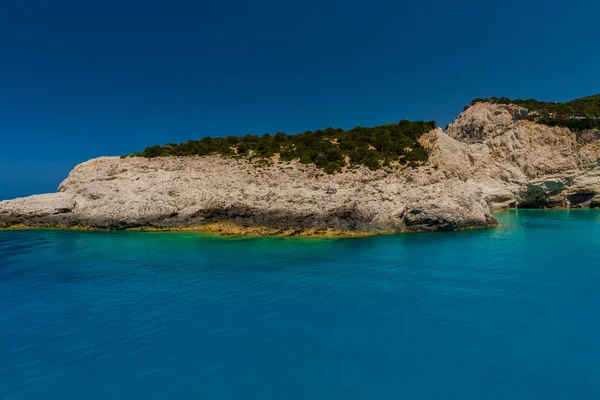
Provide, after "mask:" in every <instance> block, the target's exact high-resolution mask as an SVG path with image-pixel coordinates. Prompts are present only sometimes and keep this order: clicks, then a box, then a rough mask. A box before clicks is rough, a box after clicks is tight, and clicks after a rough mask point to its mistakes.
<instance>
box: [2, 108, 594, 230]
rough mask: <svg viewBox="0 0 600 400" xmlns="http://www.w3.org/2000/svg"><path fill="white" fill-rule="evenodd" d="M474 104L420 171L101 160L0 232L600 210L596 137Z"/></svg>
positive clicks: (320, 226) (385, 222)
mask: <svg viewBox="0 0 600 400" xmlns="http://www.w3.org/2000/svg"><path fill="white" fill-rule="evenodd" d="M526 114H527V110H526V109H523V108H521V107H517V106H513V105H502V104H489V103H482V104H475V105H473V106H471V107H469V108H468V109H467V110H465V111H464V112H463V113H462V114H461V115H460V116H459V117H458V118H457V119H456V120H455V121H454V122H453V123H452V124H451V125H450V126H449V127H448V129H447V130H446V131H445V132H444V131H443V130H441V129H439V128H438V129H435V130H432V131H431V132H429V133H427V134H425V135H423V136H422V137H421V139H420V141H421V143H422V145H423V146H424V147H425V148H426V149H427V150H428V152H429V161H428V162H427V163H426V164H425V165H423V166H421V167H418V168H402V167H390V168H386V169H382V170H378V171H371V170H369V169H367V168H366V167H356V168H353V169H349V170H347V171H345V172H342V173H335V174H332V175H329V174H325V173H324V172H323V171H322V170H320V169H318V168H316V167H315V166H314V165H305V164H301V163H299V162H298V161H291V162H278V161H277V160H276V159H275V160H273V162H272V164H270V165H267V166H265V165H259V163H255V162H252V161H249V160H246V159H234V158H224V157H220V156H207V157H164V158H161V157H159V158H153V159H147V158H139V157H132V158H119V157H101V158H97V159H93V160H90V161H87V162H85V163H83V164H80V165H78V166H76V167H75V168H74V169H73V171H71V173H70V174H69V176H68V178H67V179H66V180H65V181H64V182H62V183H61V185H60V187H59V188H58V192H57V193H53V194H44V195H36V196H30V197H26V198H20V199H15V200H10V201H2V202H0V225H1V226H3V227H10V226H21V225H25V226H43V227H90V228H108V229H133V228H138V229H198V230H212V231H217V232H221V233H236V234H258V233H260V234H289V235H310V234H368V233H379V232H394V231H416V230H456V229H466V228H473V227H486V226H491V225H494V224H495V223H496V221H495V220H494V218H493V217H492V216H491V214H490V208H507V207H598V206H599V205H600V166H599V160H600V134H599V132H598V131H588V132H583V133H573V132H571V131H569V130H568V129H566V128H558V127H548V126H545V125H539V124H536V123H535V122H532V121H525V120H520V118H521V117H522V116H524V115H526Z"/></svg>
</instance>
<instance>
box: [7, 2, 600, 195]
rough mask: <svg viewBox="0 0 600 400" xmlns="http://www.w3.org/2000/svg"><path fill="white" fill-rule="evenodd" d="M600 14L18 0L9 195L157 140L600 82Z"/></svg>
mask: <svg viewBox="0 0 600 400" xmlns="http://www.w3.org/2000/svg"><path fill="white" fill-rule="evenodd" d="M599 15H600V4H599V3H598V2H593V1H572V2H569V3H565V2H559V1H541V0H539V1H515V0H506V1H502V2H484V1H464V0H460V1H452V2H450V1H442V0H418V1H412V0H411V1H381V0H371V1H369V2H366V1H360V2H359V1H353V0H344V1H331V0H319V1H315V0H303V1H298V2H289V1H271V0H269V1H254V2H247V1H239V0H229V1H211V2H206V1H189V2H188V1H170V2H157V1H144V2H141V1H131V0H120V1H102V2H99V1H98V2H82V1H62V0H58V1H53V2H49V1H39V0H32V1H26V0H25V1H14V2H8V1H5V2H2V4H1V5H0V143H1V145H2V153H1V154H2V155H1V157H0V199H6V198H12V197H15V196H22V195H27V194H32V193H41V192H48V191H54V190H56V187H57V186H58V184H59V183H60V181H61V180H62V179H63V178H64V177H66V175H67V173H68V171H69V170H70V169H71V168H72V167H73V166H74V165H75V164H77V163H79V162H82V161H85V160H87V159H89V158H92V157H96V156H100V155H120V154H125V153H132V152H135V151H139V150H142V149H143V148H145V147H146V146H147V145H151V144H162V143H166V142H180V141H186V140H188V139H197V138H200V137H202V136H205V135H215V136H219V135H226V134H233V135H242V134H246V133H257V134H260V133H265V132H270V133H275V132H277V131H283V132H289V133H297V132H302V131H305V130H307V129H317V128H324V127H327V126H334V127H342V128H351V127H354V126H356V125H363V126H370V125H376V124H383V123H388V122H394V121H398V120H400V119H404V118H409V119H412V120H418V119H425V120H431V119H435V120H436V121H437V122H438V123H439V124H440V125H442V126H444V125H446V124H447V123H448V122H450V120H451V119H452V118H454V117H455V116H456V115H457V114H458V113H459V112H460V111H461V109H462V107H463V106H464V105H465V104H466V103H468V102H469V101H470V100H471V99H472V98H474V97H482V96H493V95H496V96H508V97H513V98H514V97H521V98H530V97H535V98H538V99H542V100H556V101H564V100H570V99H572V98H576V97H581V96H585V95H590V94H595V93H598V92H600V74H599V73H598V71H600V51H599V50H600V42H599V40H598V39H599V38H600V30H599V29H598V16H599Z"/></svg>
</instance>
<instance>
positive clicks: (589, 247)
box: [0, 210, 600, 400]
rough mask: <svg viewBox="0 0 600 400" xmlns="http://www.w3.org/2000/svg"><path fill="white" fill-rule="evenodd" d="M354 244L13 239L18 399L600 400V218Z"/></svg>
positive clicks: (539, 214)
mask: <svg viewBox="0 0 600 400" xmlns="http://www.w3.org/2000/svg"><path fill="white" fill-rule="evenodd" d="M495 215H496V217H497V219H498V220H499V221H500V226H499V227H497V228H492V229H483V230H472V231H463V232H442V233H411V234H396V235H383V236H375V237H367V238H347V239H299V238H272V237H271V238H269V237H253V238H247V237H246V238H239V237H238V238H231V237H216V236H210V235H207V234H200V233H182V232H176V233H175V232H174V233H158V232H154V233H144V232H79V231H59V230H15V231H0V399H4V400H17V399H19V400H21V399H60V400H70V399H244V400H248V399H345V400H346V399H478V400H480V399H512V400H515V399H544V400H549V399H561V400H562V399H599V398H600V211H593V210H571V211H540V210H519V211H506V212H498V213H496V214H495Z"/></svg>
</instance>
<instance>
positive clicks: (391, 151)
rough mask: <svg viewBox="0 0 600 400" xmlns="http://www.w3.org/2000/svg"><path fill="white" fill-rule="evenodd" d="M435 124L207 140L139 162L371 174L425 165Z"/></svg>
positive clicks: (158, 150) (149, 152) (158, 151)
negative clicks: (306, 167)
mask: <svg viewBox="0 0 600 400" xmlns="http://www.w3.org/2000/svg"><path fill="white" fill-rule="evenodd" d="M435 127H436V124H435V122H434V121H430V122H423V121H418V122H410V121H406V120H405V121H400V122H399V123H397V124H388V125H381V126H375V127H372V128H364V127H356V128H353V129H350V130H347V131H345V130H343V129H339V128H338V129H334V128H327V129H319V130H317V131H314V132H312V131H307V132H304V133H301V134H296V135H290V134H285V133H281V132H279V133H276V134H275V135H269V134H268V133H267V134H264V135H262V136H258V135H246V136H227V137H224V138H220V137H204V138H202V139H201V140H189V141H187V142H185V143H180V144H175V143H168V144H166V145H164V146H159V145H154V146H150V147H148V148H146V149H145V150H144V151H142V152H141V153H136V154H133V156H138V157H151V158H152V157H167V156H191V155H200V156H205V155H209V154H220V155H224V156H231V157H244V158H258V159H259V160H260V159H262V160H265V161H264V162H267V161H268V159H269V158H271V157H273V156H274V155H276V154H279V156H280V157H281V160H284V161H291V160H294V159H299V160H300V162H302V163H304V164H315V165H316V166H317V167H319V168H322V169H323V170H324V171H325V172H327V173H334V172H336V171H339V170H340V169H341V168H342V167H344V166H345V165H346V157H348V158H349V164H350V166H354V165H365V166H367V167H368V168H370V169H371V170H376V169H379V168H381V167H382V166H386V165H389V163H390V162H394V161H398V162H399V163H400V164H403V165H408V166H415V165H418V164H419V163H420V162H422V161H426V160H427V153H426V151H425V149H424V148H423V147H422V146H421V145H420V144H419V142H418V138H419V137H420V136H421V135H422V134H424V133H426V132H429V131H430V130H432V129H434V128H435Z"/></svg>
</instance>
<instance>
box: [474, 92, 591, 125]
mask: <svg viewBox="0 0 600 400" xmlns="http://www.w3.org/2000/svg"><path fill="white" fill-rule="evenodd" d="M484 102H487V103H492V104H514V105H517V106H521V107H523V108H526V109H528V110H530V111H533V112H534V113H535V114H536V115H535V116H530V117H526V118H527V119H532V120H535V121H537V123H539V124H544V125H548V126H564V127H567V128H569V129H571V130H573V131H580V130H587V129H600V94H597V95H594V96H587V97H582V98H580V99H575V100H571V101H568V102H566V103H555V102H547V101H537V100H534V99H529V100H521V99H516V100H511V99H509V98H507V97H490V98H478V99H475V100H473V101H472V102H471V104H470V105H474V104H476V103H484Z"/></svg>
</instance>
